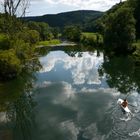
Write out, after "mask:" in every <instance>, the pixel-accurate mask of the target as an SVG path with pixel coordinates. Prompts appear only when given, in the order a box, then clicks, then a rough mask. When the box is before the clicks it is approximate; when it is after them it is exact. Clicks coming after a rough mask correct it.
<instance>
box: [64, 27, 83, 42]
mask: <svg viewBox="0 0 140 140" xmlns="http://www.w3.org/2000/svg"><path fill="white" fill-rule="evenodd" d="M63 36H64V38H66V39H68V40H71V41H80V36H81V29H80V28H79V27H78V26H73V25H71V26H66V27H65V28H64V33H63Z"/></svg>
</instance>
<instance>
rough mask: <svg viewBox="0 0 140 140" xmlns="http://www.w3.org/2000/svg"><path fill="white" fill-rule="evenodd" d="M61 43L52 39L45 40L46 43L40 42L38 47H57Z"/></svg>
mask: <svg viewBox="0 0 140 140" xmlns="http://www.w3.org/2000/svg"><path fill="white" fill-rule="evenodd" d="M60 43H61V41H60V40H58V39H53V40H47V41H40V42H39V44H38V45H43V46H50V45H57V44H60Z"/></svg>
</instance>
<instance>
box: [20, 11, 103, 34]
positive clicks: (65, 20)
mask: <svg viewBox="0 0 140 140" xmlns="http://www.w3.org/2000/svg"><path fill="white" fill-rule="evenodd" d="M103 14H104V13H103V12H100V11H93V10H79V11H72V12H65V13H60V14H48V15H43V16H36V17H24V18H22V19H24V20H26V21H36V22H46V23H48V24H49V25H50V26H51V27H57V28H59V29H60V30H63V29H64V27H65V26H70V25H77V26H79V27H80V28H81V29H82V30H83V31H87V32H88V31H90V32H91V31H94V32H95V31H96V25H95V21H96V20H97V19H98V18H100V17H101V16H102V15H103Z"/></svg>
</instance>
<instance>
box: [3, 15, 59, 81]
mask: <svg viewBox="0 0 140 140" xmlns="http://www.w3.org/2000/svg"><path fill="white" fill-rule="evenodd" d="M55 35H56V33H55ZM56 36H57V35H56ZM52 38H54V36H53V33H52V31H51V28H50V27H49V26H48V24H47V23H35V22H29V23H25V22H23V21H21V20H20V19H18V18H16V17H15V16H10V15H9V14H0V79H1V80H3V79H4V80H6V79H9V78H13V77H17V76H18V75H19V74H20V73H21V72H22V70H23V69H24V70H25V69H26V70H29V69H31V67H32V68H33V69H34V66H33V62H35V60H36V58H37V57H36V56H35V54H36V53H35V45H36V44H37V43H38V42H39V41H41V40H50V39H52Z"/></svg>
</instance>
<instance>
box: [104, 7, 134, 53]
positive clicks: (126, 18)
mask: <svg viewBox="0 0 140 140" xmlns="http://www.w3.org/2000/svg"><path fill="white" fill-rule="evenodd" d="M134 39H135V19H134V16H133V11H132V9H131V8H128V7H120V8H119V9H117V10H116V11H115V12H113V13H110V14H109V15H108V16H107V19H106V22H105V34H104V41H105V43H106V46H107V47H109V48H107V49H110V50H113V51H115V52H121V53H125V52H127V51H130V50H132V43H133V41H134Z"/></svg>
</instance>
